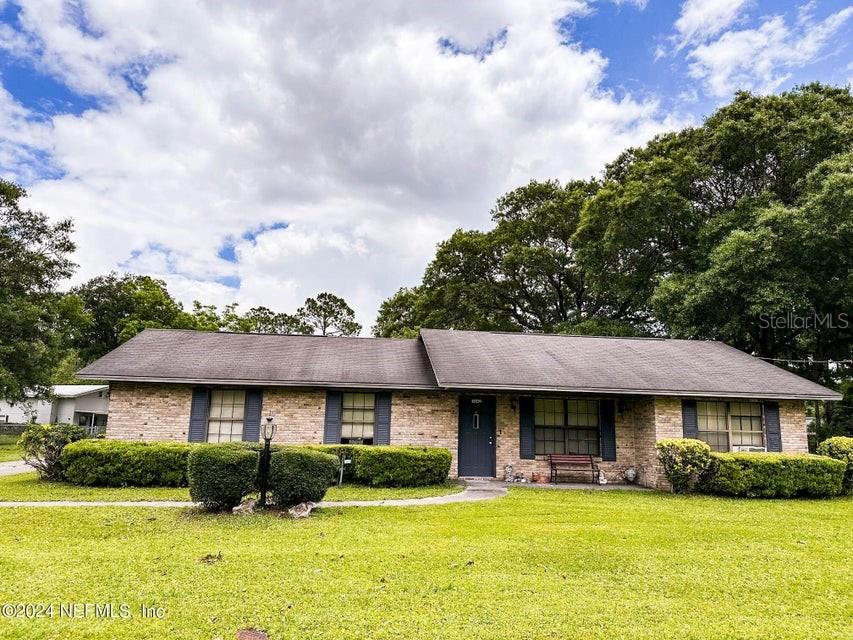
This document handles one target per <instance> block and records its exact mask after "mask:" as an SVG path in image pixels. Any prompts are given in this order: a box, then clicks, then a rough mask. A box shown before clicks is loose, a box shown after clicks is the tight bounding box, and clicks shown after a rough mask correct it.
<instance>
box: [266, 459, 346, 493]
mask: <svg viewBox="0 0 853 640" xmlns="http://www.w3.org/2000/svg"><path fill="white" fill-rule="evenodd" d="M338 468H339V462H338V458H337V457H335V456H333V455H331V454H329V453H323V452H321V451H313V450H311V449H308V448H307V447H301V448H296V447H294V448H283V449H280V450H278V451H276V452H275V453H273V454H272V457H271V458H270V477H269V492H270V496H271V497H272V500H273V502H275V504H277V505H278V506H281V507H292V506H293V505H296V504H299V503H301V502H320V501H321V500H322V499H323V496H324V495H326V490H327V489H328V488H329V487H331V486H332V485H333V484H335V482H336V481H337V476H338Z"/></svg>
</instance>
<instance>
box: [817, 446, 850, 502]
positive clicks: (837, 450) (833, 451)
mask: <svg viewBox="0 0 853 640" xmlns="http://www.w3.org/2000/svg"><path fill="white" fill-rule="evenodd" d="M817 454H818V455H821V456H828V457H830V458H834V459H835V460H841V461H842V462H845V463H846V464H847V471H846V473H845V474H844V493H848V494H849V493H853V438H847V437H845V436H836V437H834V438H828V439H826V440H824V441H823V442H821V443H820V444H819V445H818V446H817Z"/></svg>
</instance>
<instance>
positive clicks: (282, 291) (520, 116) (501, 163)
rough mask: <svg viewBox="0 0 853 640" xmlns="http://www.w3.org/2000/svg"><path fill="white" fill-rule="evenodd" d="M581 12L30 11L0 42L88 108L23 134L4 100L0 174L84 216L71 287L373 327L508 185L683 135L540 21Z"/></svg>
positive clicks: (575, 5)
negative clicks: (324, 304)
mask: <svg viewBox="0 0 853 640" xmlns="http://www.w3.org/2000/svg"><path fill="white" fill-rule="evenodd" d="M639 4H642V3H639ZM586 11H588V7H586V5H585V4H584V3H582V2H579V1H557V0H554V1H546V0H541V1H537V2H530V3H518V2H509V1H508V2H504V3H483V4H471V5H466V7H465V9H464V11H463V10H461V9H460V7H459V5H458V4H457V3H454V2H449V1H446V2H429V3H408V2H403V3H400V2H379V3H372V4H371V5H370V10H366V9H365V5H364V4H362V3H355V2H336V3H323V2H307V1H306V2H293V3H269V4H255V3H192V4H191V3H184V2H166V1H154V0H136V1H128V2H122V3H115V2H112V1H109V0H93V1H92V2H88V3H86V4H85V6H82V5H77V4H70V3H65V2H61V1H60V0H28V1H26V2H24V3H23V9H22V12H21V14H20V21H21V25H22V28H21V29H19V30H17V31H16V32H15V33H9V32H5V33H4V34H0V47H3V48H5V49H6V50H7V51H8V52H10V53H11V54H12V55H16V56H18V57H20V58H21V59H22V60H25V61H28V63H30V64H33V65H36V66H37V67H38V68H39V70H40V71H41V72H42V73H47V74H51V75H53V76H54V77H56V78H58V79H60V80H61V81H62V82H64V83H65V84H67V85H68V86H69V87H71V88H73V89H74V90H75V91H77V92H80V93H82V94H85V95H88V96H94V97H95V98H97V99H98V101H99V103H100V108H98V109H91V110H88V111H86V112H84V113H82V114H80V115H73V114H69V115H62V116H56V117H54V118H52V119H51V121H49V122H38V121H34V120H33V118H32V117H31V114H28V113H26V110H25V109H23V107H21V106H20V105H19V104H17V103H15V102H14V100H12V99H11V96H9V95H8V94H7V93H0V121H2V122H3V123H7V122H8V123H11V125H10V126H4V131H3V132H2V133H0V159H2V160H3V166H12V167H27V166H31V165H32V162H33V158H29V159H27V158H26V157H25V156H26V154H27V153H30V154H32V153H35V152H34V151H33V150H40V152H41V153H42V154H47V155H49V157H50V162H51V164H52V165H54V166H55V167H57V168H59V169H61V171H62V175H61V176H60V177H49V178H48V179H40V180H35V181H34V182H33V183H32V184H31V185H30V192H31V194H32V198H31V203H30V206H33V207H36V208H39V209H42V210H44V211H46V212H48V213H49V214H50V215H52V216H55V217H66V216H70V217H72V218H74V220H75V221H76V228H77V232H76V240H77V242H78V245H79V249H78V252H77V255H76V260H77V262H78V263H79V264H80V265H81V266H80V270H79V273H78V275H77V276H76V279H77V280H78V281H79V280H81V279H84V278H88V277H91V276H93V275H96V274H100V273H104V272H106V271H109V270H110V269H114V268H127V269H131V270H135V271H138V272H144V273H150V274H152V275H155V276H158V277H163V278H164V279H166V280H167V282H168V283H169V286H170V288H172V290H173V291H174V292H175V293H176V294H177V295H178V296H179V297H180V298H182V299H183V300H184V301H186V302H189V301H190V300H192V299H193V298H199V299H202V300H203V301H205V302H214V303H218V304H224V303H227V302H230V301H232V300H237V301H239V302H241V303H242V304H244V305H255V304H263V305H266V306H268V307H271V308H273V309H277V310H282V311H293V310H295V308H296V306H298V305H299V304H301V302H302V301H303V300H304V298H306V297H307V296H309V295H313V294H314V293H316V292H318V291H321V290H328V291H332V292H334V293H337V294H338V295H341V296H343V297H345V298H346V299H347V300H349V301H350V302H351V303H352V304H353V306H354V307H355V308H356V311H357V313H358V317H359V320H360V321H361V322H362V323H364V324H365V325H367V326H369V325H370V324H371V322H372V321H373V319H374V317H375V313H376V309H377V307H378V304H379V302H380V301H381V300H382V298H384V297H386V296H388V295H390V294H391V293H393V292H394V291H395V290H396V289H397V288H398V287H400V286H402V285H410V284H414V283H416V282H417V281H418V280H419V279H420V275H421V273H422V270H423V268H424V266H425V265H426V263H427V261H428V260H429V258H430V257H431V256H432V254H433V251H434V248H435V244H436V243H437V242H438V241H440V240H442V239H444V238H446V237H447V236H448V235H449V234H450V233H451V232H452V231H453V230H454V229H455V228H458V227H482V226H485V225H486V224H487V222H488V211H489V209H490V207H491V206H492V204H493V203H494V201H495V199H496V198H497V197H498V196H499V195H501V194H502V193H503V192H505V191H506V190H508V189H511V188H513V187H515V186H519V185H521V184H524V183H526V182H527V181H528V180H530V179H532V178H552V177H553V178H560V179H568V178H573V177H588V176H591V175H594V174H597V173H598V172H599V171H600V170H601V168H602V166H603V164H604V163H605V162H606V161H608V160H611V159H613V158H614V157H615V156H616V155H617V154H618V153H619V151H621V150H622V149H623V148H625V147H626V146H628V145H636V144H641V143H642V142H644V141H645V140H647V139H648V138H649V137H651V136H652V135H654V134H656V133H658V132H660V131H662V130H665V129H670V128H674V127H676V126H679V125H680V124H682V123H681V122H678V121H675V120H674V119H668V118H666V117H664V116H662V115H661V114H660V112H659V106H658V104H657V102H656V101H655V100H653V99H634V98H632V97H631V96H624V97H617V96H614V95H612V94H611V93H609V92H607V91H605V90H603V89H602V85H601V83H602V79H603V78H604V74H605V73H606V67H607V60H606V59H605V58H604V57H603V56H602V55H601V54H600V53H598V52H597V51H594V50H586V49H583V48H582V46H580V45H579V44H569V45H566V44H565V43H562V42H561V40H562V39H563V38H564V37H565V36H564V35H561V34H559V33H558V32H557V29H556V28H555V21H556V20H558V19H559V18H561V17H563V16H566V15H569V14H572V13H576V14H580V13H583V12H586ZM464 52H476V53H474V54H471V55H466V53H464ZM697 64H698V61H697ZM28 149H29V150H30V151H28ZM15 154H18V155H17V156H15ZM12 173H16V171H12ZM24 173H25V172H24ZM32 177H33V176H32V175H23V176H19V178H20V179H23V180H27V181H30V179H31V178H32ZM253 230H254V231H253ZM249 232H251V233H249ZM253 234H254V235H253ZM224 245H228V246H229V247H230V251H231V255H225V257H220V250H221V249H222V247H223V246H224ZM226 258H233V259H226ZM238 283H239V286H236V285H237V284H238Z"/></svg>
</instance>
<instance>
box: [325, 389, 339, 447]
mask: <svg viewBox="0 0 853 640" xmlns="http://www.w3.org/2000/svg"><path fill="white" fill-rule="evenodd" d="M343 400H344V394H342V393H341V392H340V391H327V392H326V420H325V422H324V424H323V443H324V444H340V442H341V405H342V404H343Z"/></svg>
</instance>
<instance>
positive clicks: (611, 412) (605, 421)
mask: <svg viewBox="0 0 853 640" xmlns="http://www.w3.org/2000/svg"><path fill="white" fill-rule="evenodd" d="M598 406H599V410H600V413H599V419H600V420H601V427H600V428H601V459H602V460H616V403H615V401H613V400H602V401H601V402H599V403H598Z"/></svg>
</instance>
